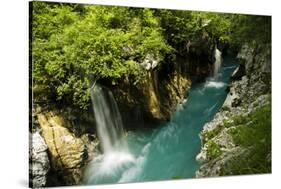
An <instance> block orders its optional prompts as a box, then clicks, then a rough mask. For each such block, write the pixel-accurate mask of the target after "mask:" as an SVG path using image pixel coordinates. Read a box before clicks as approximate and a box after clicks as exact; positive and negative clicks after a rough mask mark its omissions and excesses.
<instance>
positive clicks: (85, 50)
mask: <svg viewBox="0 0 281 189" xmlns="http://www.w3.org/2000/svg"><path fill="white" fill-rule="evenodd" d="M32 7H33V9H32V41H31V46H32V65H33V68H32V74H33V91H34V98H35V99H36V100H37V101H43V102H50V103H53V104H64V105H66V106H68V105H69V106H75V107H76V108H78V109H84V110H85V109H87V108H88V107H89V104H90V97H89V91H88V89H89V88H90V86H91V84H92V83H93V82H94V81H95V80H96V79H100V81H106V82H105V83H106V84H107V85H118V84H120V82H124V81H128V82H130V84H133V85H135V86H141V84H142V82H143V81H144V79H145V78H146V75H147V71H146V70H144V69H143V68H142V67H141V66H140V64H139V63H141V62H142V61H143V60H144V59H145V58H146V57H147V56H148V55H150V56H152V57H153V58H155V59H157V60H159V61H160V64H159V66H161V63H163V61H164V60H169V61H168V63H170V62H171V61H174V60H175V58H174V57H175V56H176V55H178V54H181V53H180V51H181V52H186V51H185V50H184V48H185V46H186V43H187V42H188V41H196V40H197V39H201V37H202V36H203V34H204V35H205V34H206V35H207V36H210V37H211V38H212V39H216V40H220V41H231V40H232V41H234V42H235V43H237V42H238V40H237V39H238V38H237V37H235V36H238V35H240V33H241V32H242V33H243V32H245V33H249V31H251V30H252V29H253V28H255V27H257V26H256V25H254V24H252V25H245V23H248V22H249V20H251V21H258V23H264V22H266V21H267V19H264V18H260V17H257V18H252V17H251V18H249V16H244V17H240V16H237V15H229V14H218V13H205V12H190V11H175V10H154V9H148V8H144V9H139V8H129V7H113V6H97V5H95V6H93V5H78V4H62V3H48V2H33V3H32ZM242 18H243V19H242ZM245 19H246V20H248V22H246V21H245V22H244V21H243V22H242V21H241V20H245ZM266 23H267V22H266ZM239 24H242V25H243V24H244V25H243V27H241V30H237V29H236V28H237V26H239ZM268 25H269V24H267V25H265V28H266V27H268ZM234 30H235V31H236V32H234V33H233V31H234ZM263 30H264V28H260V29H259V30H257V32H256V33H258V32H262V31H263ZM268 32H270V31H268ZM234 34H235V35H234ZM247 35H248V34H247ZM245 36H246V34H245ZM260 36H261V38H264V37H263V35H262V34H260V35H255V37H260ZM266 36H267V35H266ZM243 38H244V37H243ZM245 38H246V37H245ZM167 57H170V58H167ZM171 57H172V58H171ZM173 63H174V62H173ZM159 66H158V67H159ZM158 67H157V68H156V69H158Z"/></svg>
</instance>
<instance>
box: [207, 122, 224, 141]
mask: <svg viewBox="0 0 281 189" xmlns="http://www.w3.org/2000/svg"><path fill="white" fill-rule="evenodd" d="M221 130H222V126H221V125H219V126H218V127H216V128H214V129H213V130H210V131H206V132H204V133H203V134H202V136H203V142H204V143H206V142H207V141H208V140H210V139H212V138H214V137H215V136H217V135H218V134H219V133H220V132H221Z"/></svg>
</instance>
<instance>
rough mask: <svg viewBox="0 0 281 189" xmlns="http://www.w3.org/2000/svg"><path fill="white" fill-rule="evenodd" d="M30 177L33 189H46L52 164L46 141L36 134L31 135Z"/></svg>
mask: <svg viewBox="0 0 281 189" xmlns="http://www.w3.org/2000/svg"><path fill="white" fill-rule="evenodd" d="M30 142H31V144H30V148H29V149H30V152H29V175H30V182H31V183H30V185H31V187H35V188H38V187H44V186H46V183H47V174H48V172H49V169H50V162H49V158H48V154H47V149H48V146H47V145H46V143H45V141H44V139H43V138H42V136H41V135H40V134H39V132H35V133H33V134H30Z"/></svg>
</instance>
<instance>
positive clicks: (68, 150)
mask: <svg viewBox="0 0 281 189" xmlns="http://www.w3.org/2000/svg"><path fill="white" fill-rule="evenodd" d="M37 118H38V122H39V125H40V127H41V129H42V135H43V137H44V139H45V141H46V144H47V146H48V149H49V153H50V161H51V165H52V169H53V171H54V172H56V173H58V175H60V176H61V177H62V178H63V180H64V181H63V182H64V183H65V184H67V185H76V184H78V183H79V182H80V180H81V177H82V167H83V165H84V164H85V160H87V158H88V153H87V148H86V146H85V144H84V143H83V140H82V139H80V138H77V137H75V136H74V134H73V133H71V132H70V131H69V130H68V129H67V128H68V127H69V126H66V125H67V124H69V123H68V122H67V121H66V120H65V119H64V118H63V117H62V116H61V115H59V114H56V113H54V112H47V113H39V114H38V115H37Z"/></svg>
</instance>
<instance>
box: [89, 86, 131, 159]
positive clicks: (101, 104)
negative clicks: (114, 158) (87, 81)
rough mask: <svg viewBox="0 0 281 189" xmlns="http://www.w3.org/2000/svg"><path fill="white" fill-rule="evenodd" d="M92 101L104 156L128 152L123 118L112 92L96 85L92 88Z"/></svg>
mask: <svg viewBox="0 0 281 189" xmlns="http://www.w3.org/2000/svg"><path fill="white" fill-rule="evenodd" d="M91 99H92V104H93V109H94V113H95V119H96V124H97V132H98V137H99V139H100V141H101V146H102V150H103V152H104V154H107V153H111V152H112V151H114V150H118V148H119V149H123V150H127V146H126V144H125V142H124V140H123V139H122V138H123V137H124V130H123V123H122V118H121V115H120V112H119V109H118V106H117V104H116V101H115V99H114V97H113V94H112V93H111V91H109V90H106V89H105V88H102V87H101V86H98V85H96V86H95V87H93V88H91Z"/></svg>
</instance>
